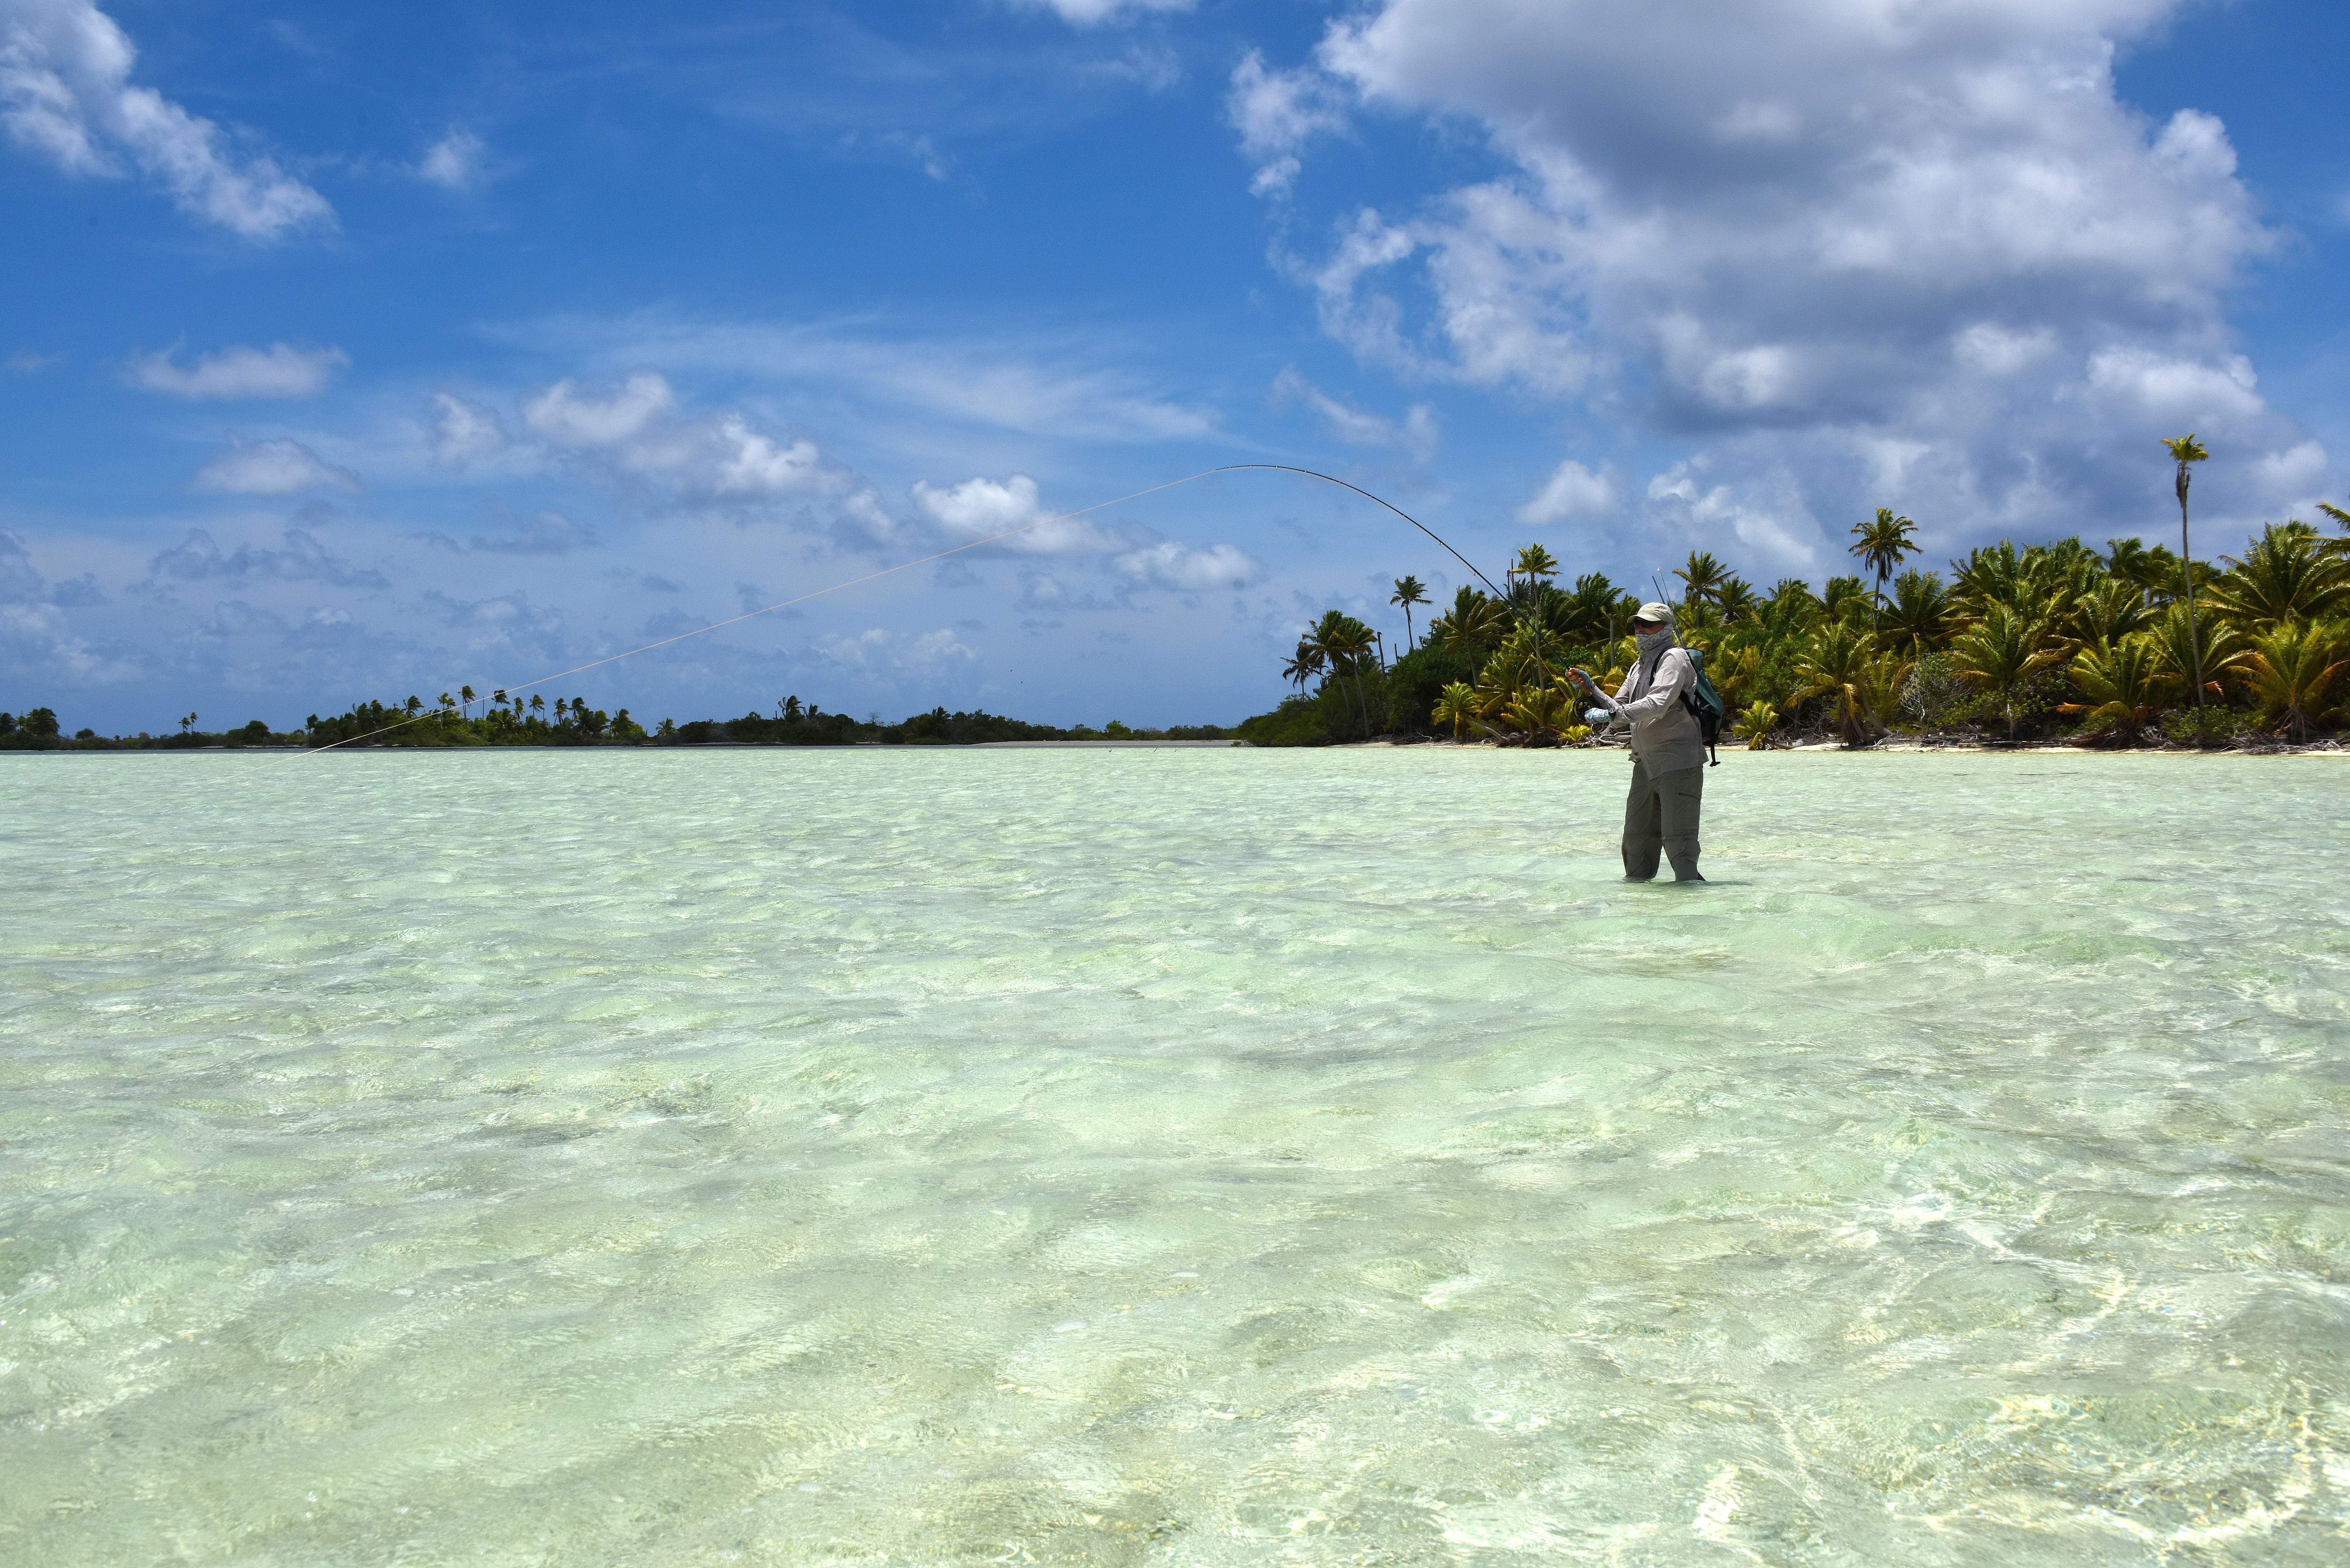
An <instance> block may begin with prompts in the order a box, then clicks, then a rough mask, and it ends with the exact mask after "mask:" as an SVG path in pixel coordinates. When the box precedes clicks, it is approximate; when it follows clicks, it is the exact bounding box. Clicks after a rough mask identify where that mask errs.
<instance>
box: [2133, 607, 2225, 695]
mask: <svg viewBox="0 0 2350 1568" xmlns="http://www.w3.org/2000/svg"><path fill="white" fill-rule="evenodd" d="M2203 630H2204V634H2205V635H2204V636H2203V637H2202V638H2201V639H2200V640H2197V639H2193V638H2190V637H2189V632H2188V620H2187V606H2186V605H2185V604H2183V603H2179V602H2176V601H2174V602H2173V603H2172V604H2171V605H2170V606H2169V607H2168V608H2167V609H2165V610H2164V611H2163V612H2162V613H2161V614H2160V615H2158V616H2157V617H2155V618H2154V619H2153V620H2152V621H2151V622H2149V623H2148V624H2147V628H2146V634H2147V636H2148V637H2150V638H2152V639H2154V647H2155V651H2156V652H2157V653H2158V654H2160V655H2161V656H2162V661H2163V664H2164V666H2165V667H2166V668H2167V669H2168V670H2170V672H2171V673H2172V674H2174V675H2176V676H2177V677H2178V684H2179V686H2180V688H2181V689H2182V690H2183V689H2184V688H2185V687H2186V685H2187V683H2188V682H2189V680H2192V679H2194V676H2193V671H2194V669H2195V666H2196V661H2197V660H2198V659H2200V660H2201V661H2202V666H2203V691H2204V694H2205V695H2206V696H2207V697H2215V698H2218V699H2220V701H2226V700H2227V698H2228V697H2229V695H2230V692H2231V691H2233V690H2234V689H2235V688H2236V687H2237V686H2238V685H2239V684H2241V681H2242V680H2243V675H2244V656H2245V654H2246V653H2247V652H2248V651H2249V648H2248V646H2247V645H2246V643H2245V641H2244V639H2243V637H2242V635H2241V633H2239V632H2238V631H2237V630H2236V628H2234V627H2232V626H2230V625H2229V624H2228V623H2227V622H2225V621H2221V622H2220V623H2219V624H2218V625H2216V626H2210V627H2206V628H2203Z"/></svg>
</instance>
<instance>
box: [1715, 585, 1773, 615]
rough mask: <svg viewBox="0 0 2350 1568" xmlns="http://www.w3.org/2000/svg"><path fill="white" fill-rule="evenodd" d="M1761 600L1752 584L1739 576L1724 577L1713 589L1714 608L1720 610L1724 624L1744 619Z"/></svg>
mask: <svg viewBox="0 0 2350 1568" xmlns="http://www.w3.org/2000/svg"><path fill="white" fill-rule="evenodd" d="M1762 602H1763V601H1762V599H1761V598H1760V597H1758V596H1757V595H1756V594H1755V592H1754V585H1753V584H1752V583H1750V582H1748V581H1747V580H1746V579H1745V578H1744V577H1741V576H1728V577H1724V578H1722V579H1721V583H1720V584H1719V585H1717V586H1716V587H1715V588H1714V590H1713V606H1714V608H1716V609H1718V610H1720V611H1721V618H1722V620H1723V622H1724V623H1725V624H1728V623H1731V622H1736V621H1741V620H1744V619H1745V618H1747V617H1748V616H1750V615H1752V614H1753V613H1754V607H1755V606H1757V605H1759V604H1760V603H1762Z"/></svg>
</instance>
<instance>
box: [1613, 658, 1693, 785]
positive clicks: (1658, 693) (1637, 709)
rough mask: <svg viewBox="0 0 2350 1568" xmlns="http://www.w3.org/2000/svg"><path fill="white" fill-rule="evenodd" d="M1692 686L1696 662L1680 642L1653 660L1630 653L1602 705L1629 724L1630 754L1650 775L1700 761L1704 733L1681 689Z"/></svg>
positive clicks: (1686, 766) (1663, 772) (1689, 766)
mask: <svg viewBox="0 0 2350 1568" xmlns="http://www.w3.org/2000/svg"><path fill="white" fill-rule="evenodd" d="M1696 686H1697V666H1696V664H1695V663H1694V662H1692V661H1691V660H1690V653H1689V649H1686V648H1678V647H1676V648H1669V649H1665V651H1664V652H1663V653H1662V654H1660V655H1659V656H1658V658H1657V659H1655V661H1654V662H1651V661H1650V660H1648V659H1635V660H1634V661H1633V664H1632V668H1631V670H1629V672H1627V674H1626V675H1625V677H1624V683H1623V684H1622V685H1620V686H1618V687H1617V688H1616V695H1615V696H1614V697H1613V698H1611V699H1609V701H1608V704H1607V705H1608V707H1609V708H1611V709H1613V710H1614V711H1615V713H1616V717H1617V718H1618V719H1622V720H1626V721H1627V722H1630V724H1631V726H1632V754H1633V755H1634V756H1636V757H1638V758H1639V759H1640V762H1641V763H1642V765H1644V766H1645V767H1646V768H1647V769H1648V776H1649V777H1650V778H1654V777H1656V776H1657V775H1658V774H1669V773H1671V772H1673V771H1675V770H1676V769H1679V768H1693V767H1697V766H1700V764H1702V763H1704V761H1705V735H1704V732H1702V731H1700V729H1699V728H1698V726H1697V716H1696V715H1695V714H1693V713H1691V712H1690V711H1689V710H1688V709H1687V708H1685V707H1683V706H1682V705H1681V693H1682V692H1684V691H1692V690H1694V689H1695V688H1696Z"/></svg>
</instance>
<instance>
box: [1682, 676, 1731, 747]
mask: <svg viewBox="0 0 2350 1568" xmlns="http://www.w3.org/2000/svg"><path fill="white" fill-rule="evenodd" d="M1681 651H1683V652H1684V653H1687V654H1688V655H1689V656H1690V664H1691V665H1693V666H1695V667H1696V670H1697V681H1696V683H1695V684H1694V685H1692V686H1691V687H1690V690H1688V691H1684V692H1682V693H1681V706H1682V707H1684V708H1686V709H1688V710H1689V715H1690V718H1692V719H1695V720H1696V721H1697V730H1698V733H1699V734H1700V736H1702V737H1703V738H1704V740H1705V754H1706V755H1707V756H1708V757H1709V758H1711V761H1710V762H1708V763H1706V765H1707V766H1708V767H1714V768H1718V767H1720V766H1721V754H1720V753H1717V752H1716V751H1715V750H1714V749H1713V748H1714V742H1717V741H1719V740H1721V722H1722V721H1723V720H1724V719H1726V718H1728V717H1729V716H1730V710H1729V709H1728V708H1726V707H1724V706H1723V705H1722V701H1721V692H1719V691H1715V690H1714V689H1713V682H1712V681H1711V680H1707V679H1706V674H1705V655H1704V654H1703V653H1701V652H1700V651H1699V650H1698V649H1694V648H1685V649H1682V650H1681Z"/></svg>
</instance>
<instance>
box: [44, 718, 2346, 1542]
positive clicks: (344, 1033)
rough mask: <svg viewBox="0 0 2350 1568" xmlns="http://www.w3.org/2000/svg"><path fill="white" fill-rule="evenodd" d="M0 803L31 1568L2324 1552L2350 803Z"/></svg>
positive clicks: (861, 790) (2337, 1491)
mask: <svg viewBox="0 0 2350 1568" xmlns="http://www.w3.org/2000/svg"><path fill="white" fill-rule="evenodd" d="M1625 772H1626V770H1625V765H1624V763H1623V762H1622V760H1621V758H1620V756H1617V755H1614V754H1592V753H1532V754H1530V753H1490V752H1488V753H1477V752H1453V751H1443V752H1440V751H1437V750H1433V749H1428V748H1419V749H1410V750H1399V751H1346V752H1321V753H1264V752H1249V751H1149V750H1104V751H1085V752H1069V751H1016V750H1015V751H987V752H946V751H926V750H915V751H907V750H898V749H879V750H877V749H859V750H856V751H848V752H821V753H809V752H778V751H733V752H700V753H677V752H659V751H644V752H626V751H623V752H595V753H546V752H540V753H513V752H507V753H468V754H450V755H432V754H427V755H413V754H411V755H387V754H372V755H358V756H333V757H317V758H309V759H288V758H284V757H263V756H255V755H253V754H250V753H247V754H234V753H232V754H225V755H209V756H191V755H176V756H153V755H146V756H62V757H16V758H0V888H4V889H5V937H0V977H5V980H0V995H5V1013H4V1014H0V1561H4V1562H5V1563H10V1564H16V1563H24V1564H41V1565H44V1568H58V1565H67V1564H76V1565H78V1564H109V1565H112V1564H128V1563H182V1562H185V1563H234V1564H272V1565H276V1564H284V1565H287V1568H293V1565H297V1564H298V1565H304V1568H311V1565H323V1564H387V1563H399V1564H421V1563H501V1564H505V1563H515V1564H521V1563H530V1564H548V1565H565V1568H578V1565H587V1564H607V1563H609V1564H682V1563H696V1564H698V1563H736V1562H740V1563H833V1564H868V1563H870V1564H882V1563H889V1564H923V1563H1032V1562H1033V1563H1134V1564H1143V1563H1154V1564H1158V1563H1163V1564H1207V1563H1218V1564H1260V1563H1334V1564H1335V1563H1395V1564H1402V1563H1533V1562H1564V1563H1624V1564H1656V1563H1676V1564H1678V1563H1724V1564H1729V1563H1851V1564H1889V1563H1900V1564H1905V1565H1910V1564H1939V1563H1970V1564H1977V1563H1979V1564H1986V1565H1989V1564H2002V1565H2004V1564H2016V1563H2033V1564H2037V1563H2308V1564H2313V1565H2314V1564H2321V1563H2323V1564H2338V1563H2343V1562H2345V1560H2350V1406H2346V1405H2345V1397H2350V1376H2345V1373H2350V1367H2345V1362H2350V834H2345V830H2344V825H2345V815H2350V764H2345V763H2342V762H2340V761H2338V760H2335V759H2329V758H2305V759H2291V760H2288V759H2267V760H2262V759H2242V758H2226V759H2214V758H2201V757H2169V756H2073V755H2062V756H2054V755H2037V754H2034V755H2007V756H1918V755H1905V756H1869V755H1862V756H1842V755H1798V756H1783V755H1760V756H1758V755H1750V754H1748V753H1726V754H1725V758H1724V762H1723V764H1722V766H1721V768H1720V769H1719V770H1718V771H1716V772H1715V773H1713V774H1711V775H1710V779H1709V787H1708V794H1709V799H1708V802H1707V813H1708V844H1709V848H1708V854H1707V869H1708V870H1709V872H1710V873H1711V875H1712V876H1714V877H1716V878H1717V880H1716V881H1715V882H1714V884H1713V885H1712V886H1711V887H1709V888H1702V889H1694V888H1692V889H1680V888H1672V887H1669V886H1660V887H1626V886H1624V885H1622V884H1621V883H1619V882H1618V881H1617V879H1616V877H1617V867H1616V863H1615V847H1614V840H1615V831H1616V828H1615V825H1616V821H1617V813H1618V810H1619V801H1620V796H1621V791H1622V788H1623V784H1624V782H1625Z"/></svg>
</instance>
